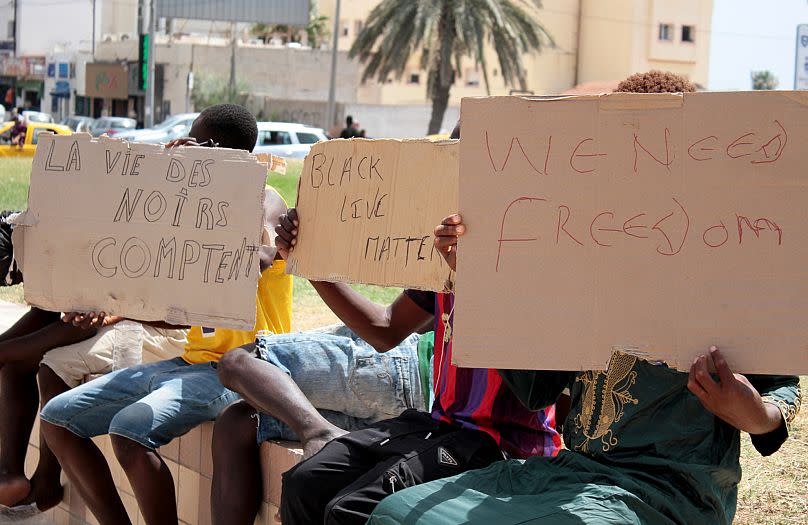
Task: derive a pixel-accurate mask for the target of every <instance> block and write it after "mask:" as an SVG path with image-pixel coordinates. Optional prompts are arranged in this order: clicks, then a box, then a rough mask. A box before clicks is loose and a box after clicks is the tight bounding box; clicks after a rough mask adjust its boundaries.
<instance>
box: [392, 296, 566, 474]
mask: <svg viewBox="0 0 808 525" xmlns="http://www.w3.org/2000/svg"><path fill="white" fill-rule="evenodd" d="M405 293H406V294H407V295H408V296H409V297H410V298H411V299H413V301H414V302H415V303H416V304H418V305H419V306H421V307H422V308H424V309H427V308H426V304H425V303H426V302H427V301H426V299H427V296H428V295H434V303H433V304H434V314H435V355H434V367H435V370H434V372H433V385H432V386H433V388H434V392H435V402H434V403H433V405H432V417H433V418H435V419H436V420H438V421H444V422H447V423H452V424H455V425H459V426H461V427H463V428H469V429H474V430H481V431H483V432H486V433H488V434H489V435H490V436H491V437H493V438H494V439H495V440H496V441H497V443H499V445H500V446H501V447H502V450H503V451H504V452H506V453H507V454H508V455H509V456H510V457H514V458H526V457H529V456H536V455H541V456H554V455H556V454H557V453H558V450H559V448H560V447H561V438H560V436H559V435H558V432H556V430H555V406H550V407H547V408H545V409H544V410H539V411H538V412H532V411H530V410H528V409H527V408H525V406H524V405H523V404H522V403H521V402H520V401H519V399H517V397H516V396H515V395H514V394H513V393H512V392H511V390H510V389H509V388H508V387H507V385H505V384H504V383H503V382H502V378H501V377H500V376H499V373H498V372H497V371H496V370H493V369H487V368H460V367H457V366H455V365H453V364H452V337H451V330H452V324H453V322H454V310H453V308H452V305H453V304H454V295H453V294H449V293H438V294H431V293H430V292H418V291H415V290H407V291H406V292H405Z"/></svg>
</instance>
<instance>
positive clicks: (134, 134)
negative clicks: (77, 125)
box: [115, 113, 199, 144]
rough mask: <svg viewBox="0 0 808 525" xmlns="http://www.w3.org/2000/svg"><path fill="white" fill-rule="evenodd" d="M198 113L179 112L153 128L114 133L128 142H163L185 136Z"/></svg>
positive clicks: (116, 136)
mask: <svg viewBox="0 0 808 525" xmlns="http://www.w3.org/2000/svg"><path fill="white" fill-rule="evenodd" d="M198 116H199V113H181V114H179V115H174V116H173V117H169V118H167V119H165V120H164V121H163V122H161V123H160V124H157V125H156V126H154V127H153V128H146V129H135V130H132V131H126V132H123V133H119V134H117V135H115V138H117V139H124V140H128V141H129V142H146V143H149V144H165V143H166V142H169V141H171V140H174V139H178V138H180V137H185V136H187V135H188V132H189V131H191V124H193V123H194V120H196V117H198Z"/></svg>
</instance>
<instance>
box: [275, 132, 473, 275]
mask: <svg viewBox="0 0 808 525" xmlns="http://www.w3.org/2000/svg"><path fill="white" fill-rule="evenodd" d="M458 166H459V161H458V144H457V141H444V142H430V141H427V140H404V141H399V140H367V139H352V140H331V141H328V142H320V143H318V144H315V145H314V146H313V147H312V149H311V152H310V153H309V155H308V156H307V157H306V161H305V163H304V165H303V171H302V173H301V176H300V184H299V192H298V198H297V210H298V213H299V216H300V227H299V234H298V245H297V246H296V247H295V250H294V252H292V256H291V257H290V259H289V261H288V265H287V270H288V271H289V272H290V273H293V274H295V275H299V276H302V277H307V278H309V279H315V280H325V281H341V282H354V283H366V284H377V285H382V286H404V287H408V288H418V289H425V290H443V288H444V284H445V282H446V279H447V278H448V277H449V268H448V266H446V263H445V262H444V261H443V258H442V257H441V256H440V254H439V253H438V251H437V250H436V249H435V248H434V243H433V240H434V238H433V232H434V229H435V226H436V225H437V224H439V223H440V221H441V220H442V219H443V218H444V217H445V216H447V215H449V214H450V213H453V210H455V209H457V175H458V171H457V170H458Z"/></svg>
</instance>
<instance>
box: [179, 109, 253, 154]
mask: <svg viewBox="0 0 808 525" xmlns="http://www.w3.org/2000/svg"><path fill="white" fill-rule="evenodd" d="M189 135H190V136H191V137H193V138H194V139H196V141H197V142H198V143H200V144H202V143H204V142H207V141H209V140H210V141H213V142H214V143H215V144H217V145H218V146H219V147H222V148H230V149H243V150H247V151H252V150H253V148H254V147H255V141H256V139H257V138H258V124H257V123H256V122H255V117H254V116H253V115H252V113H250V112H249V111H247V110H246V109H245V108H244V107H243V106H239V105H237V104H217V105H215V106H210V107H209V108H206V109H205V110H204V111H202V113H200V114H199V116H198V117H196V120H194V124H193V126H191V131H190V133H189Z"/></svg>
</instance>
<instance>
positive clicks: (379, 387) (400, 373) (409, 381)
mask: <svg viewBox="0 0 808 525" xmlns="http://www.w3.org/2000/svg"><path fill="white" fill-rule="evenodd" d="M419 337H420V336H419V335H417V334H412V335H410V336H409V337H407V338H406V339H405V340H404V341H402V342H401V344H399V345H398V346H397V347H395V348H393V349H392V350H389V351H387V352H385V353H383V354H382V353H379V352H377V351H376V350H375V349H374V348H373V347H372V346H370V345H369V344H368V343H366V342H365V341H364V340H362V339H360V338H359V336H357V335H356V334H354V333H353V332H352V331H351V330H350V329H349V328H347V327H345V326H343V325H336V326H331V327H327V328H324V329H322V330H314V331H309V332H301V333H294V334H280V335H269V336H266V337H262V336H259V337H258V338H257V339H256V351H257V353H258V356H259V357H260V358H261V359H264V360H265V361H267V362H269V363H271V364H273V365H275V366H277V367H278V368H280V369H281V370H283V371H284V372H285V373H287V374H289V376H290V377H291V378H292V379H293V380H294V382H295V383H296V384H297V386H298V387H299V388H300V390H301V391H302V392H303V394H305V395H306V397H307V398H308V400H309V401H310V402H311V404H312V405H314V407H315V408H317V409H318V411H319V412H320V413H321V414H322V415H323V417H325V418H326V419H327V420H328V421H330V422H331V423H333V424H334V425H336V426H338V427H340V428H342V429H344V430H357V429H360V428H365V427H366V426H368V425H370V424H371V423H375V422H376V421H380V420H382V419H389V418H391V417H395V416H397V415H399V414H400V413H401V412H403V411H404V410H406V409H408V408H416V409H419V410H423V409H424V398H423V393H422V391H421V381H420V376H419V374H418V352H417V345H418V339H419ZM258 418H259V423H258V434H257V439H258V442H259V443H262V442H264V441H267V440H269V439H288V440H296V439H297V436H296V435H295V433H294V432H293V431H292V429H290V428H289V427H288V426H287V425H285V424H284V423H282V422H281V421H279V420H277V419H275V418H274V417H271V416H268V415H266V414H259V416H258Z"/></svg>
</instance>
